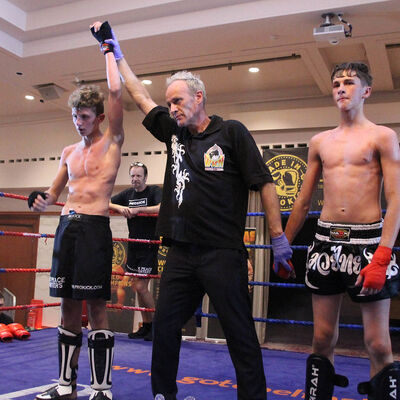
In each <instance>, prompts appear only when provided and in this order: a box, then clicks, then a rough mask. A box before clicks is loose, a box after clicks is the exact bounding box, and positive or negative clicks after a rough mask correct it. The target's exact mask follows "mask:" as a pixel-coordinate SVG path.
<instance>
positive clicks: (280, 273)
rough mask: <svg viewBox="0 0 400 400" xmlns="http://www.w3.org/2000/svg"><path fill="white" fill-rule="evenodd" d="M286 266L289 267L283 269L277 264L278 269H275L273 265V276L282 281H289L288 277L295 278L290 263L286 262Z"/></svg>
mask: <svg viewBox="0 0 400 400" xmlns="http://www.w3.org/2000/svg"><path fill="white" fill-rule="evenodd" d="M287 264H288V265H289V267H290V270H289V269H288V267H287V266H286V267H284V266H283V265H282V264H281V263H278V268H277V267H276V265H275V263H273V264H272V269H273V270H274V272H275V274H276V275H278V276H279V277H280V278H282V279H289V278H290V277H292V278H295V277H296V275H295V273H294V267H293V264H292V261H290V260H287Z"/></svg>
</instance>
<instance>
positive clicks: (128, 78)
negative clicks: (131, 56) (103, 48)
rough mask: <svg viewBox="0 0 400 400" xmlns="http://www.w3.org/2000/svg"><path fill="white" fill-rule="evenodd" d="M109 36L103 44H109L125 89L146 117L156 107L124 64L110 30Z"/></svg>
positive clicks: (114, 37)
mask: <svg viewBox="0 0 400 400" xmlns="http://www.w3.org/2000/svg"><path fill="white" fill-rule="evenodd" d="M110 29H111V28H110ZM111 36H112V38H111V39H106V40H105V43H107V44H110V45H112V47H113V51H114V54H115V59H116V60H117V64H118V68H119V72H120V74H121V77H122V80H123V81H124V84H125V87H126V89H127V90H128V93H129V94H130V96H131V97H132V99H133V100H134V102H135V103H136V105H137V106H138V107H139V108H140V109H141V110H142V111H143V113H144V114H146V115H147V114H148V113H149V112H150V111H151V110H152V109H153V108H154V107H156V106H157V104H156V103H155V102H154V101H153V99H152V98H151V97H150V94H149V92H148V91H147V90H146V88H145V87H144V85H143V84H142V82H141V81H140V80H139V79H138V77H137V76H136V75H135V74H134V73H133V71H132V69H131V68H130V66H129V65H128V63H127V62H126V60H125V57H124V55H123V54H122V51H121V47H120V45H119V43H118V40H117V38H116V36H115V33H114V31H113V30H112V29H111Z"/></svg>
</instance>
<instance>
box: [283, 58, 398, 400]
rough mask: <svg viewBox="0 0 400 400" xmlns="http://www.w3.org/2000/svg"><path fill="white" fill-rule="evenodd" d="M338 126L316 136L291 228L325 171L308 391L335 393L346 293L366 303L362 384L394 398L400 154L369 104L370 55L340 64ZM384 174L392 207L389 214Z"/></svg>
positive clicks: (317, 396) (311, 273) (375, 394)
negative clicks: (392, 328)
mask: <svg viewBox="0 0 400 400" xmlns="http://www.w3.org/2000/svg"><path fill="white" fill-rule="evenodd" d="M331 78H332V93H333V99H334V101H335V103H336V105H337V107H338V109H339V111H340V124H339V126H338V127H336V128H334V129H332V130H328V131H325V132H321V133H319V134H317V135H315V136H314V137H313V138H312V139H311V141H310V147H309V153H308V164H307V172H306V174H305V178H304V181H303V185H302V188H301V191H300V193H299V196H298V198H297V200H296V202H295V204H294V207H293V211H292V213H291V215H290V217H289V220H288V223H287V226H286V229H285V233H286V235H287V238H288V240H289V242H292V241H293V239H294V238H295V236H296V234H297V233H298V232H299V230H300V228H301V227H302V225H303V223H304V220H305V218H306V216H307V212H308V210H309V208H310V203H311V196H312V192H313V191H314V189H315V186H316V184H317V182H318V180H319V179H320V177H321V174H322V176H323V179H324V205H323V208H322V211H321V216H320V219H319V221H318V226H317V231H316V235H315V239H314V242H313V243H312V245H311V246H310V247H309V250H308V259H307V266H306V268H307V269H306V278H305V280H306V286H307V288H308V289H309V290H310V291H311V292H312V303H313V314H314V337H313V344H312V346H313V354H311V355H310V356H309V358H308V360H307V372H306V395H305V398H306V400H309V399H313V400H328V399H329V400H331V398H332V394H333V388H334V385H335V384H336V385H338V386H346V383H347V378H345V377H342V376H340V375H336V374H335V370H334V367H333V359H334V356H333V353H334V348H335V345H336V342H337V339H338V333H339V330H338V322H339V312H340V307H341V302H342V298H343V293H344V292H346V291H347V292H348V294H349V295H350V297H351V299H352V300H353V301H355V302H358V303H360V306H361V313H362V319H363V325H364V342H365V346H366V349H367V352H368V354H369V358H370V364H371V367H370V374H371V380H370V381H369V382H363V383H361V384H360V385H359V387H358V390H359V392H360V393H361V394H367V393H368V395H369V399H375V400H377V399H389V398H391V397H389V393H390V392H391V391H392V390H393V388H397V391H398V393H399V388H400V367H399V365H398V363H394V362H393V355H392V348H391V340H390V335H389V311H390V298H391V297H393V296H395V295H396V294H397V292H398V288H399V267H398V264H397V260H396V256H395V255H394V254H392V247H393V245H394V243H395V240H396V237H397V233H398V230H399V223H400V169H399V167H400V164H399V160H400V155H399V142H398V138H397V135H396V133H395V132H394V131H393V130H391V129H389V128H387V127H384V126H378V125H375V124H374V123H372V122H371V121H369V120H368V119H367V118H366V117H365V115H364V111H363V106H364V101H365V99H367V98H368V97H369V96H370V94H371V84H372V77H371V76H370V74H369V71H368V67H367V66H366V65H365V64H362V63H345V64H341V65H338V66H336V67H335V69H334V70H333V73H332V77H331ZM383 180H384V182H385V197H386V200H387V211H386V215H385V219H384V221H382V211H381V202H380V199H381V191H382V181H383Z"/></svg>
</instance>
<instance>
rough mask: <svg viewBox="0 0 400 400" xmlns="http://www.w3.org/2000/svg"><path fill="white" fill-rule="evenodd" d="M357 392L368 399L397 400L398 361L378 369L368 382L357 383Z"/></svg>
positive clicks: (398, 382)
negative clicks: (365, 395)
mask: <svg viewBox="0 0 400 400" xmlns="http://www.w3.org/2000/svg"><path fill="white" fill-rule="evenodd" d="M358 393H360V394H367V395H368V400H397V399H399V398H400V363H399V362H394V363H392V364H389V365H387V366H386V367H385V368H383V369H382V370H381V371H379V372H378V373H377V374H376V375H375V376H374V377H373V378H372V379H371V380H370V381H369V382H361V383H359V384H358Z"/></svg>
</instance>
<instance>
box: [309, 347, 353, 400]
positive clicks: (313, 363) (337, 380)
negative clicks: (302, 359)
mask: <svg viewBox="0 0 400 400" xmlns="http://www.w3.org/2000/svg"><path fill="white" fill-rule="evenodd" d="M348 384H349V381H348V379H347V378H346V377H345V376H343V375H337V374H335V368H334V367H333V365H332V363H331V362H330V361H329V359H328V358H326V357H323V356H319V355H317V354H311V355H310V356H309V357H308V358H307V371H306V390H305V400H332V395H333V387H334V386H335V385H336V386H341V387H346V386H348Z"/></svg>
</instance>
